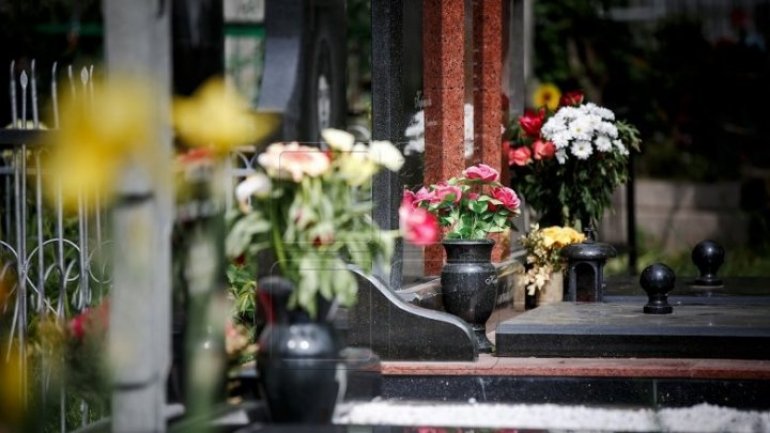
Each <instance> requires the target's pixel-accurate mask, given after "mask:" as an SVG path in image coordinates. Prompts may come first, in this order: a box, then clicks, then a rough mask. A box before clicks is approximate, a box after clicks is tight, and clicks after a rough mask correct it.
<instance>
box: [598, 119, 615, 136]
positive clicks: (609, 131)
mask: <svg viewBox="0 0 770 433" xmlns="http://www.w3.org/2000/svg"><path fill="white" fill-rule="evenodd" d="M596 130H597V131H598V132H599V133H601V134H604V135H606V136H608V137H610V138H617V137H618V128H617V127H616V126H615V125H613V124H612V123H610V122H601V123H599V126H598V127H597V128H596Z"/></svg>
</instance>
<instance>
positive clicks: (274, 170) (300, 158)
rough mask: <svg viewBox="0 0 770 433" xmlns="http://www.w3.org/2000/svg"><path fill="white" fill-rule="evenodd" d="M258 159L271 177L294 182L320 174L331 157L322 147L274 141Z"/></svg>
mask: <svg viewBox="0 0 770 433" xmlns="http://www.w3.org/2000/svg"><path fill="white" fill-rule="evenodd" d="M258 161H259V165H261V166H262V167H263V168H264V169H265V171H267V173H268V175H270V176H271V177H275V178H279V179H291V180H293V181H294V182H299V181H301V180H302V178H303V177H305V176H310V177H316V176H320V175H322V174H324V173H325V172H326V171H327V170H328V169H329V165H330V162H329V157H328V156H327V155H326V154H325V153H324V152H322V151H321V150H320V149H317V148H315V147H309V146H302V145H300V144H299V143H297V142H291V143H273V144H271V145H270V146H268V147H267V149H265V152H264V153H262V154H261V155H259V158H258Z"/></svg>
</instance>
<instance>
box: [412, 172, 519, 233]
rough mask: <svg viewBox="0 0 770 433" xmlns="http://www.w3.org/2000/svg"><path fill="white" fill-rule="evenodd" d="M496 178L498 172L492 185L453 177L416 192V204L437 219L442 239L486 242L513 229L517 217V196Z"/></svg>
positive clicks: (491, 182) (490, 182)
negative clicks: (480, 240)
mask: <svg viewBox="0 0 770 433" xmlns="http://www.w3.org/2000/svg"><path fill="white" fill-rule="evenodd" d="M497 178H498V175H497V172H495V180H494V181H483V180H481V179H472V178H469V177H467V176H466V175H465V174H464V175H463V176H459V177H454V178H451V179H449V180H448V181H446V182H444V183H440V184H436V185H431V186H430V187H428V188H427V189H425V190H421V191H420V192H418V193H417V195H416V196H415V199H416V204H417V205H418V206H420V207H423V208H425V209H427V210H428V212H430V213H432V214H434V215H435V216H436V218H437V219H438V221H439V224H440V225H441V226H442V227H444V228H445V234H444V238H445V239H486V238H487V237H488V236H489V235H490V234H491V233H500V232H504V231H506V230H508V229H509V228H511V227H513V218H514V217H516V216H517V215H518V214H519V199H518V197H517V196H516V193H515V192H513V191H512V190H511V189H510V188H506V187H504V186H503V185H502V184H500V182H498V181H497ZM503 200H505V202H504V201H503Z"/></svg>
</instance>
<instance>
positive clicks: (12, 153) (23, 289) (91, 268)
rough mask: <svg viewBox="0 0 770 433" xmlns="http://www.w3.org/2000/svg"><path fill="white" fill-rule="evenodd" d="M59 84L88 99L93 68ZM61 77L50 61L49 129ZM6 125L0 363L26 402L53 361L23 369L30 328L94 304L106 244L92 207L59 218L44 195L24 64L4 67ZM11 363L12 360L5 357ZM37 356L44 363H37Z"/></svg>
mask: <svg viewBox="0 0 770 433" xmlns="http://www.w3.org/2000/svg"><path fill="white" fill-rule="evenodd" d="M64 74H66V76H65V77H64V79H63V80H61V82H62V83H65V84H66V85H67V87H68V88H67V89H62V90H64V91H69V92H71V93H72V96H73V97H84V98H87V97H89V96H90V95H91V94H92V93H91V92H92V90H93V87H92V83H93V67H92V66H91V67H84V68H82V69H81V70H80V71H79V74H78V75H79V76H78V77H76V76H75V72H74V70H73V67H72V66H68V67H67V68H66V71H64ZM64 74H61V71H59V70H58V69H57V64H56V63H54V64H53V66H52V67H51V70H50V83H48V84H49V85H50V87H48V86H42V87H48V88H49V89H50V94H49V95H48V97H47V98H45V99H47V100H49V101H50V107H51V114H52V118H53V125H50V127H52V128H57V127H58V122H59V120H58V119H59V112H58V85H59V83H60V75H64ZM9 86H10V87H9V89H10V103H11V116H12V118H11V123H10V124H9V125H7V126H6V127H5V128H4V129H2V130H0V149H1V150H2V154H1V158H0V191H2V200H1V201H0V222H1V225H0V279H1V280H2V281H3V283H4V284H5V286H6V291H7V293H6V296H5V300H4V302H3V300H2V298H0V336H2V337H3V339H2V340H0V341H2V342H3V347H1V348H0V355H1V356H2V358H1V359H0V362H3V363H6V364H8V363H10V362H17V365H18V366H19V368H20V371H21V372H22V377H21V380H20V389H19V390H18V392H19V397H20V399H21V401H22V402H24V403H27V402H29V400H30V395H28V394H29V393H30V390H34V392H37V391H39V392H40V395H44V396H45V395H50V392H51V389H49V387H50V384H51V377H50V375H51V374H52V371H53V366H54V365H55V364H56V363H57V362H60V360H57V359H41V360H40V363H39V365H40V366H42V367H41V368H36V369H34V370H32V369H30V368H29V365H28V361H29V359H30V353H29V351H30V347H31V346H30V341H29V335H30V328H31V326H34V325H35V324H36V323H39V322H40V321H41V320H44V319H47V320H54V321H57V322H58V323H59V324H61V325H66V323H67V321H68V320H70V319H71V318H72V317H73V316H74V315H76V314H78V313H80V312H82V311H84V310H85V309H86V308H88V307H90V306H92V305H94V303H95V302H97V301H98V300H99V299H100V298H101V296H102V295H103V294H104V293H106V291H107V289H108V287H109V284H110V281H109V279H108V278H109V277H108V275H109V273H108V272H107V269H106V268H105V265H103V264H101V263H99V262H98V261H97V259H96V258H98V257H99V256H100V255H101V251H102V250H103V248H104V247H105V245H106V239H105V236H104V232H105V227H104V226H103V224H102V214H101V213H100V212H99V211H98V209H99V208H100V206H99V203H98V202H97V203H89V202H88V200H87V199H86V198H85V197H81V198H80V199H79V201H78V206H77V211H76V212H75V213H74V214H71V213H67V212H65V210H64V208H63V206H62V192H61V188H60V187H55V192H54V193H52V194H50V195H52V197H51V196H50V195H47V194H45V193H44V188H43V184H44V178H45V177H46V172H45V170H44V169H43V168H42V165H41V160H42V159H43V158H44V154H45V152H46V149H44V148H42V147H41V146H40V145H37V144H34V143H36V142H38V141H39V140H38V139H39V138H41V136H42V135H45V134H47V133H50V131H49V129H48V127H47V126H46V125H44V124H43V122H41V119H40V112H41V110H40V108H41V106H42V104H41V97H40V95H39V93H38V92H39V90H40V87H41V86H39V71H38V70H37V68H36V63H35V61H34V60H32V61H31V62H30V63H29V64H28V65H24V66H19V65H17V64H16V63H15V62H11V64H10V82H9ZM12 357H18V359H12ZM43 358H44V357H43ZM66 392H67V391H66V390H64V389H62V390H61V391H60V393H59V394H60V395H59V405H60V408H59V409H60V411H59V414H60V416H61V420H60V430H61V431H66V430H67V429H68V428H73V427H75V426H67V425H66V424H67V423H66V420H65V416H66V412H67V407H66V399H65V394H66ZM79 410H80V412H81V414H82V416H81V420H82V421H81V424H85V423H87V422H88V419H89V417H88V405H87V404H85V402H81V403H80V408H79Z"/></svg>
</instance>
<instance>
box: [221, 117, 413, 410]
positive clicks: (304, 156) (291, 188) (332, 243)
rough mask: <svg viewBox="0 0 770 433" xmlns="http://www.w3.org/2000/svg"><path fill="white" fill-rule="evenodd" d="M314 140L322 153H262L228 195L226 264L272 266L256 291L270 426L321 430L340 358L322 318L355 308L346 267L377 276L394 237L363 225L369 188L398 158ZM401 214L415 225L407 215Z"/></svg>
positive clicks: (272, 148) (377, 146) (395, 153)
mask: <svg viewBox="0 0 770 433" xmlns="http://www.w3.org/2000/svg"><path fill="white" fill-rule="evenodd" d="M322 137H323V138H324V140H325V141H326V143H327V144H328V146H329V147H328V149H326V150H322V149H320V148H316V147H310V146H305V145H301V144H299V143H296V142H292V143H273V144H271V145H269V146H268V147H267V148H266V149H265V150H264V151H263V152H262V153H261V154H260V155H259V156H258V159H257V161H258V166H259V167H258V168H259V170H258V171H255V172H254V173H253V174H251V175H249V176H248V177H247V178H246V179H245V180H244V181H243V182H241V183H240V184H239V185H238V186H237V187H236V190H235V194H236V197H237V199H238V208H237V209H235V210H234V211H233V212H232V214H231V215H230V219H231V221H232V227H231V229H230V232H229V234H228V237H227V240H226V249H227V253H228V255H230V256H231V257H243V256H244V255H245V256H247V257H249V258H250V259H254V257H255V256H256V255H257V254H261V256H260V257H262V258H264V257H272V259H273V260H270V261H267V264H268V265H270V266H271V267H270V268H269V269H268V270H267V272H262V274H263V275H265V276H264V277H262V278H260V279H259V280H258V282H257V293H258V296H259V301H260V304H261V309H262V312H263V313H264V314H265V316H266V320H267V322H268V323H267V325H266V327H265V329H264V330H263V331H262V333H261V335H260V337H259V344H258V346H259V349H258V353H257V369H258V372H259V378H260V386H261V388H262V392H263V394H264V395H265V396H266V399H267V404H268V407H269V409H270V410H269V411H270V414H271V417H272V419H273V420H274V421H289V422H300V423H303V422H304V423H315V424H318V423H327V422H329V420H330V419H331V416H332V412H333V410H334V406H335V403H336V398H337V395H338V383H337V380H336V374H337V372H336V370H337V362H338V360H339V350H340V349H341V347H339V344H340V341H339V338H338V337H337V336H336V332H335V330H334V328H333V326H332V324H331V323H329V319H330V317H329V316H330V315H331V314H330V313H329V312H331V311H333V310H334V306H335V305H343V306H351V305H352V304H353V303H354V302H355V300H356V292H357V287H358V285H357V281H356V279H355V277H354V275H353V273H352V272H351V270H350V268H349V265H353V266H355V267H357V268H359V269H361V271H362V272H364V273H367V274H369V273H371V272H372V269H373V267H374V266H375V265H376V264H379V265H381V267H382V268H383V269H386V268H387V266H386V264H387V263H388V261H389V259H390V256H391V252H392V244H393V240H394V239H395V237H396V236H398V235H399V231H398V230H390V231H384V230H380V228H379V227H378V226H377V224H376V223H375V221H374V220H373V219H372V216H371V213H372V208H373V205H374V204H373V198H372V193H371V179H372V177H373V176H374V174H376V173H377V172H378V171H380V170H382V169H387V170H392V171H397V170H399V169H400V168H401V166H402V164H403V163H404V157H403V156H402V155H401V152H400V151H399V150H398V149H397V148H396V147H395V146H393V144H391V143H390V142H388V141H373V142H371V143H369V144H368V145H366V144H362V143H355V139H354V137H353V135H351V134H349V133H347V132H345V131H341V130H336V129H326V130H324V131H322ZM403 214H404V216H408V217H411V220H412V221H417V220H419V219H420V218H419V217H420V215H417V214H414V213H413V212H410V211H409V210H408V209H404V212H403ZM413 214H414V215H413ZM413 232H414V231H413ZM417 232H419V230H417ZM254 261H255V262H257V263H258V265H264V262H260V261H257V260H256V259H254Z"/></svg>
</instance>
